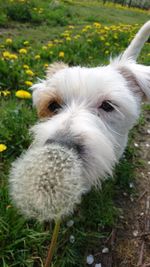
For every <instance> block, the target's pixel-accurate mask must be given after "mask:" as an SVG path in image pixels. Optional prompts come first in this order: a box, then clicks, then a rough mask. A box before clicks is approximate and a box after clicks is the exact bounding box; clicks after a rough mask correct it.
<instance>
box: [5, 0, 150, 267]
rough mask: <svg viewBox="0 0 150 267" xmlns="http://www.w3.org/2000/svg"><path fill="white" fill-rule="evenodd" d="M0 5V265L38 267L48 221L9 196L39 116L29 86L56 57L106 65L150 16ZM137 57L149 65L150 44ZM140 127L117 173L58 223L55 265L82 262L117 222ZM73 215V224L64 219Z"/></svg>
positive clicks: (72, 5) (38, 4)
mask: <svg viewBox="0 0 150 267" xmlns="http://www.w3.org/2000/svg"><path fill="white" fill-rule="evenodd" d="M0 4H1V11H0V26H1V31H0V39H1V43H0V96H1V100H0V129H1V130H0V143H1V144H2V145H3V146H1V153H0V159H1V162H0V199H1V201H0V266H2V267H8V266H9V267H12V266H18V267H25V266H26V267H38V266H43V262H44V259H45V257H46V253H47V246H48V244H49V241H50V239H51V235H52V228H53V223H51V224H49V223H45V224H40V223H38V222H36V221H34V220H25V219H24V217H23V216H21V215H20V214H19V212H18V211H17V210H16V209H15V207H14V206H13V205H12V203H11V201H10V199H9V195H8V173H9V168H10V165H11V163H12V161H14V160H15V159H16V157H17V156H19V155H20V154H21V152H22V151H23V150H24V149H27V148H28V146H29V144H30V142H31V137H30V136H29V134H28V129H29V128H30V126H31V125H33V124H34V123H35V122H36V120H37V115H36V112H35V110H34V109H33V108H32V101H31V91H30V86H31V85H32V84H33V83H34V82H35V81H36V80H37V77H40V78H43V77H44V75H45V71H46V68H47V67H48V64H50V63H51V62H54V61H57V60H62V61H64V62H67V63H69V64H70V65H76V64H80V65H88V66H96V65H97V64H105V63H108V61H109V57H110V55H111V56H115V55H117V54H118V53H120V52H122V51H123V50H124V48H125V47H126V46H127V45H128V43H129V41H130V40H131V39H132V38H133V36H134V34H135V32H136V31H137V30H138V28H139V27H140V26H141V25H142V24H143V23H144V22H145V21H147V20H148V19H149V18H150V16H149V14H148V12H147V11H142V10H138V9H131V10H128V9H127V8H122V7H121V6H119V5H117V6H115V5H113V4H107V5H105V6H103V5H102V3H101V2H100V1H69V0H68V1H60V3H57V1H52V2H51V1H47V0H46V1H40V0H37V1H33V2H32V1H26V0H24V1H21V0H20V1H19V0H13V1H5V3H4V1H0ZM139 62H142V63H144V64H147V65H148V64H149V62H150V43H146V44H145V47H144V49H143V51H142V53H141V56H140V58H139ZM146 108H149V107H148V106H146ZM140 123H144V119H143V118H142V119H141V120H140ZM137 128H138V126H137V127H136V128H135V130H134V131H133V132H132V133H131V136H130V140H129V146H128V148H127V150H126V152H125V154H124V157H123V159H122V160H121V161H120V164H119V166H117V168H116V170H115V171H114V178H113V179H112V178H110V179H109V180H108V181H107V182H105V183H104V184H103V187H102V190H101V191H96V190H95V189H93V190H92V192H90V193H89V194H88V195H86V196H85V197H84V198H83V200H82V203H81V205H80V206H78V207H77V209H76V211H75V213H74V215H72V216H70V217H69V218H66V220H64V221H63V223H62V225H61V231H60V235H59V240H58V244H57V251H56V253H55V257H54V259H53V267H59V266H60V267H77V266H78V267H83V266H86V257H87V255H89V254H96V253H97V251H98V245H99V244H101V242H102V241H103V239H104V238H107V237H108V236H109V234H110V232H111V229H112V227H114V226H116V225H117V220H118V217H119V216H120V214H121V211H120V209H118V208H117V206H116V204H115V199H116V196H117V197H119V196H118V194H121V193H122V192H128V193H131V194H134V193H135V192H133V189H131V188H130V183H131V182H132V181H133V179H134V158H135V155H136V148H135V147H134V144H133V142H132V140H133V137H134V135H135V134H136V130H137ZM2 150H3V151H2ZM136 164H137V163H136ZM139 164H140V163H139ZM118 192H119V193H118ZM70 220H72V221H73V225H72V227H68V224H67V222H68V221H70Z"/></svg>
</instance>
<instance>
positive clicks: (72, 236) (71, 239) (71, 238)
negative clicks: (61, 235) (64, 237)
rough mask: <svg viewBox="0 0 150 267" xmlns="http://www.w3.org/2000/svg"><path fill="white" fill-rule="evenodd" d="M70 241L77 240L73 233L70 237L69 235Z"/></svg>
mask: <svg viewBox="0 0 150 267" xmlns="http://www.w3.org/2000/svg"><path fill="white" fill-rule="evenodd" d="M69 241H70V243H72V244H73V243H74V242H75V237H74V235H71V236H70V237H69Z"/></svg>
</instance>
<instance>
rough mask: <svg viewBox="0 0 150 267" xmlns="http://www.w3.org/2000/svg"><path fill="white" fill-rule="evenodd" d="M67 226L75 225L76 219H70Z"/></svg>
mask: <svg viewBox="0 0 150 267" xmlns="http://www.w3.org/2000/svg"><path fill="white" fill-rule="evenodd" d="M66 225H67V227H72V226H73V225H74V221H73V220H70V221H68V222H67V223H66Z"/></svg>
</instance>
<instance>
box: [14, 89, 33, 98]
mask: <svg viewBox="0 0 150 267" xmlns="http://www.w3.org/2000/svg"><path fill="white" fill-rule="evenodd" d="M15 96H16V97H18V98H23V99H30V98H31V97H32V95H31V94H30V93H29V92H27V91H25V90H18V91H16V93H15Z"/></svg>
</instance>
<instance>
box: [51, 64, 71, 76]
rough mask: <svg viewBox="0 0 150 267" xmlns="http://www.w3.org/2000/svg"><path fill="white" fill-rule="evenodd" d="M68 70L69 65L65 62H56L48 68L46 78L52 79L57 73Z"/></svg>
mask: <svg viewBox="0 0 150 267" xmlns="http://www.w3.org/2000/svg"><path fill="white" fill-rule="evenodd" d="M66 68H68V65H67V64H65V63H63V62H54V63H52V64H51V65H49V67H48V68H47V71H46V77H47V78H51V77H52V76H53V75H54V74H55V73H56V72H57V71H59V70H62V69H66Z"/></svg>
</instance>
